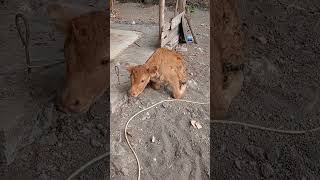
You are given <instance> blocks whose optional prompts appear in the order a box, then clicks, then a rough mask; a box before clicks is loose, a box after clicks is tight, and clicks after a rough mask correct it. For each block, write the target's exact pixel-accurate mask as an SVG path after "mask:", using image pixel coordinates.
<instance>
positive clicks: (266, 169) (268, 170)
mask: <svg viewBox="0 0 320 180" xmlns="http://www.w3.org/2000/svg"><path fill="white" fill-rule="evenodd" d="M260 170H261V174H262V176H263V177H265V178H270V177H271V176H273V174H274V170H273V168H272V166H271V165H270V164H269V163H263V164H262V165H261V168H260Z"/></svg>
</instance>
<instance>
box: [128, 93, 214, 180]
mask: <svg viewBox="0 0 320 180" xmlns="http://www.w3.org/2000/svg"><path fill="white" fill-rule="evenodd" d="M172 101H180V102H187V103H192V104H200V105H204V104H209V103H202V102H195V101H189V100H183V99H168V100H162V101H160V102H158V103H156V104H154V105H152V106H149V107H147V108H145V109H142V110H141V111H139V112H137V113H136V114H134V115H133V116H132V117H131V118H130V119H129V120H128V121H127V123H126V126H125V128H124V136H125V138H126V140H127V144H128V145H129V147H130V149H131V151H132V153H133V154H134V157H135V158H136V161H137V165H138V180H140V174H141V166H140V161H139V158H138V156H137V154H136V152H135V151H134V150H133V147H132V146H131V144H130V142H129V139H128V135H127V128H128V125H129V123H130V121H131V120H132V119H133V118H134V117H136V116H137V115H139V114H140V113H142V112H144V111H147V110H149V109H151V108H153V107H155V106H157V105H159V104H162V103H164V102H172Z"/></svg>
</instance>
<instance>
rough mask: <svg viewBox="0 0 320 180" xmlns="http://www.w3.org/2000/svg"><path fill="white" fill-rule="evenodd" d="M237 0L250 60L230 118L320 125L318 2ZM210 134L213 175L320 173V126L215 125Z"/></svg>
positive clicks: (258, 122) (277, 176)
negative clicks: (273, 130)
mask: <svg viewBox="0 0 320 180" xmlns="http://www.w3.org/2000/svg"><path fill="white" fill-rule="evenodd" d="M290 2H291V3H292V4H291V5H290V4H289V3H290ZM294 2H295V4H294ZM238 5H239V15H240V18H241V21H242V29H243V31H244V32H245V34H246V40H245V43H246V58H247V60H248V63H247V66H246V68H245V82H244V86H243V89H242V92H241V94H240V96H239V97H237V98H236V99H235V100H234V102H233V103H232V106H231V108H230V113H229V114H230V116H231V118H230V120H233V121H239V122H247V123H251V124H256V125H260V126H265V127H271V128H276V129H291V130H306V129H311V128H316V127H318V126H320V123H319V117H320V109H319V105H320V104H319V103H320V102H319V92H320V91H319V78H320V74H319V68H320V63H319V47H320V46H319V42H320V36H319V28H318V24H319V18H320V14H319V5H320V3H319V1H311V0H310V1H286V0H281V1H279V0H271V1H239V3H238ZM210 133H211V143H212V144H211V151H212V157H211V158H212V164H211V167H210V168H211V172H212V173H213V175H214V176H213V178H216V179H301V180H302V179H310V180H311V179H319V178H320V171H319V170H320V163H319V162H320V151H319V145H320V140H319V137H320V134H319V132H316V133H312V134H306V135H283V134H278V133H271V132H264V131H260V130H252V129H248V128H245V127H240V126H229V125H228V126H227V125H213V126H212V128H211V130H210Z"/></svg>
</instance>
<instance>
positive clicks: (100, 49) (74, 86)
mask: <svg viewBox="0 0 320 180" xmlns="http://www.w3.org/2000/svg"><path fill="white" fill-rule="evenodd" d="M47 10H48V13H49V16H50V17H52V18H53V19H55V20H56V26H57V27H58V29H60V30H61V31H62V32H64V33H65V36H66V37H65V43H64V54H65V61H66V66H67V77H66V82H65V88H64V91H63V92H62V97H61V99H60V102H59V103H58V107H59V109H60V110H62V111H64V112H85V111H87V110H88V109H89V107H90V106H91V104H92V103H94V102H95V101H96V99H97V98H99V97H100V96H101V95H102V94H103V93H104V92H105V90H106V89H107V85H108V81H109V73H108V72H109V71H108V70H109V59H110V53H109V41H110V38H109V31H110V27H109V25H110V24H109V19H108V14H107V12H105V11H98V12H88V13H84V14H81V15H76V13H74V11H73V10H72V9H71V8H68V7H66V6H61V5H50V6H49V7H48V9H47Z"/></svg>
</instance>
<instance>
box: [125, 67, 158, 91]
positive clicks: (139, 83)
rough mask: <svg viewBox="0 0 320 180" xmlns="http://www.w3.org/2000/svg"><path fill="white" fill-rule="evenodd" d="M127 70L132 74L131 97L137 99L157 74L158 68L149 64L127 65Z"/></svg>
mask: <svg viewBox="0 0 320 180" xmlns="http://www.w3.org/2000/svg"><path fill="white" fill-rule="evenodd" d="M126 68H127V70H128V71H129V73H130V80H131V88H130V90H129V95H130V96H133V97H137V96H138V95H139V94H141V93H142V91H143V90H144V89H145V87H146V86H147V85H148V83H149V82H150V79H151V77H153V76H155V75H156V73H157V67H156V66H153V67H149V66H148V65H147V64H143V65H136V66H133V65H130V64H126Z"/></svg>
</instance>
